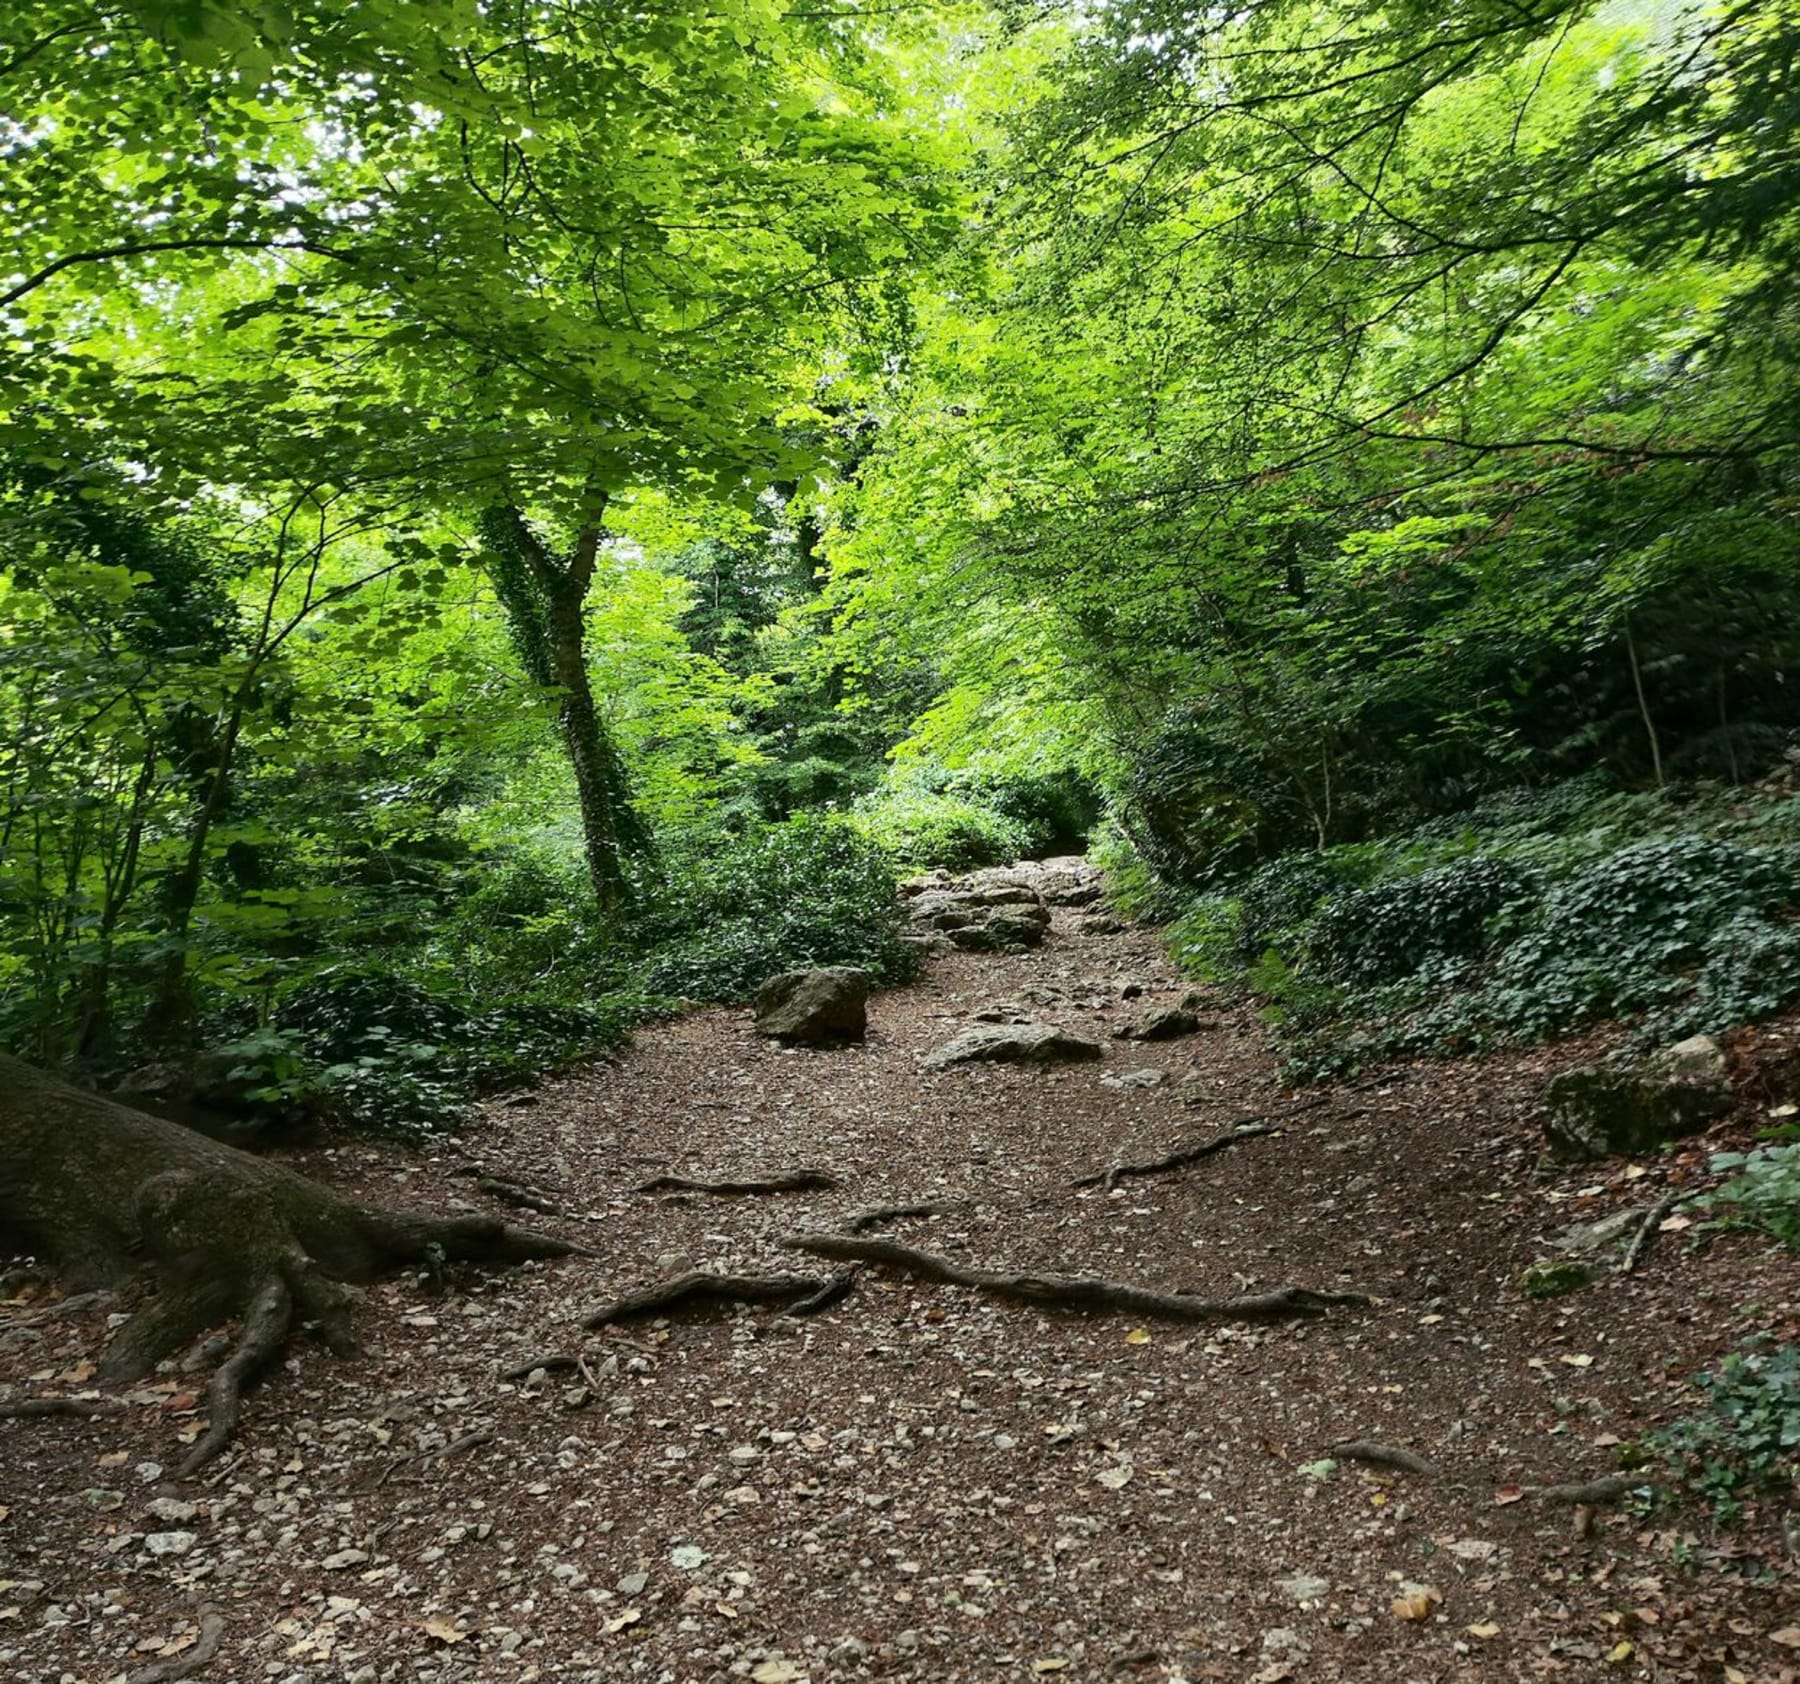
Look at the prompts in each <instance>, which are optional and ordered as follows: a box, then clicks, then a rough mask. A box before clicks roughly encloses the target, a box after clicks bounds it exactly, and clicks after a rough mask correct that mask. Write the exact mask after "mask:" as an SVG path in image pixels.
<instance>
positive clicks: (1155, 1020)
mask: <svg viewBox="0 0 1800 1684" xmlns="http://www.w3.org/2000/svg"><path fill="white" fill-rule="evenodd" d="M1199 1027H1200V1019H1199V1018H1198V1017H1196V1016H1195V1015H1194V1013H1192V1012H1191V1011H1189V1010H1188V1009H1187V1008H1186V1007H1185V1006H1158V1007H1156V1008H1154V1009H1153V1010H1151V1011H1147V1012H1145V1013H1144V1015H1143V1016H1142V1017H1136V1018H1130V1019H1128V1020H1127V1021H1126V1022H1124V1023H1121V1024H1120V1025H1119V1026H1118V1028H1117V1029H1115V1030H1114V1031H1113V1037H1114V1039H1116V1040H1120V1041H1174V1040H1178V1039H1179V1038H1180V1037H1181V1036H1183V1035H1192V1034H1193V1033H1194V1032H1195V1031H1196V1030H1198V1029H1199Z"/></svg>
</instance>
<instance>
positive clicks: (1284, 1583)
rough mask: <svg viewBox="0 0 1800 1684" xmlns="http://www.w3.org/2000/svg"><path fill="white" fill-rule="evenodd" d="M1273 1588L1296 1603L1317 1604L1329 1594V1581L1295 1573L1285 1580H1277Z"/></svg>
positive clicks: (1315, 1576)
mask: <svg viewBox="0 0 1800 1684" xmlns="http://www.w3.org/2000/svg"><path fill="white" fill-rule="evenodd" d="M1275 1588H1276V1589H1277V1590H1278V1591H1280V1592H1282V1593H1283V1595H1286V1596H1291V1597H1292V1598H1293V1599H1294V1600H1295V1601H1296V1602H1317V1601H1319V1600H1320V1599H1321V1598H1323V1597H1327V1596H1329V1595H1330V1594H1331V1581H1330V1580H1329V1579H1321V1578H1319V1577H1318V1576H1317V1575H1316V1574H1313V1573H1295V1574H1292V1575H1291V1576H1290V1577H1288V1578H1285V1579H1277V1580H1276V1581H1275Z"/></svg>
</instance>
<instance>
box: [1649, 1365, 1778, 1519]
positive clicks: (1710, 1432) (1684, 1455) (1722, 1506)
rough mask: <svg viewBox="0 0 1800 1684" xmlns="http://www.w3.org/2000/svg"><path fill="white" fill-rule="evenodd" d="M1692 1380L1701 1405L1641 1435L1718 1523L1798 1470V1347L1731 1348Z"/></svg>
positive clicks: (1737, 1515) (1737, 1514) (1736, 1514)
mask: <svg viewBox="0 0 1800 1684" xmlns="http://www.w3.org/2000/svg"><path fill="white" fill-rule="evenodd" d="M1694 1384H1695V1385H1696V1386H1697V1387H1698V1388H1699V1390H1700V1392H1701V1394H1702V1395H1703V1396H1704V1397H1705V1399H1706V1407H1705V1408H1704V1409H1703V1410H1702V1411H1700V1412H1699V1413H1696V1414H1694V1415H1691V1416H1687V1417H1684V1418H1683V1419H1681V1420H1679V1421H1675V1422H1672V1423H1671V1424H1670V1425H1669V1426H1667V1427H1665V1428H1663V1429H1662V1430H1661V1431H1660V1432H1657V1433H1653V1434H1651V1435H1650V1436H1649V1437H1648V1438H1647V1439H1646V1440H1645V1448H1647V1449H1649V1450H1651V1451H1653V1452H1659V1453H1661V1455H1662V1456H1663V1457H1664V1458H1665V1459H1666V1460H1667V1461H1668V1462H1669V1464H1670V1465H1671V1466H1672V1467H1674V1468H1676V1469H1677V1470H1678V1471H1679V1472H1680V1475H1681V1477H1682V1479H1683V1482H1684V1483H1685V1484H1687V1485H1688V1486H1689V1487H1690V1488H1691V1489H1693V1490H1695V1491H1697V1492H1699V1493H1700V1494H1701V1495H1702V1496H1705V1497H1709V1498H1710V1499H1711V1500H1712V1504H1713V1512H1714V1514H1715V1516H1716V1517H1717V1518H1718V1519H1719V1520H1720V1521H1721V1522H1722V1523H1724V1524H1727V1525H1729V1524H1731V1523H1732V1522H1734V1521H1736V1520H1739V1519H1741V1518H1742V1515H1743V1512H1744V1506H1745V1504H1746V1503H1747V1502H1748V1501H1750V1500H1751V1499H1753V1498H1754V1497H1755V1496H1756V1495H1757V1494H1758V1493H1760V1492H1764V1491H1775V1490H1780V1489H1783V1488H1791V1485H1792V1481H1793V1480H1794V1478H1795V1476H1796V1475H1797V1474H1800V1348H1796V1347H1795V1346H1793V1345H1778V1346H1775V1347H1774V1348H1773V1349H1767V1350H1755V1349H1747V1350H1744V1351H1734V1352H1732V1354H1731V1355H1730V1356H1728V1357H1726V1358H1725V1360H1724V1361H1723V1362H1722V1363H1720V1364H1719V1367H1718V1371H1717V1372H1716V1373H1704V1374H1700V1375H1697V1376H1696V1377H1695V1380H1694Z"/></svg>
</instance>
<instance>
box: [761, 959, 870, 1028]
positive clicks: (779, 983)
mask: <svg viewBox="0 0 1800 1684" xmlns="http://www.w3.org/2000/svg"><path fill="white" fill-rule="evenodd" d="M869 981H870V978H869V973H868V972H867V971H865V970H862V969H860V968H859V967H857V966H855V965H821V966H817V967H815V968H813V969H810V970H801V971H784V972H783V973H782V974H781V975H780V976H775V977H770V978H769V980H768V981H767V982H765V983H764V984H763V985H762V987H761V988H759V989H758V990H757V993H756V1032H757V1034H759V1035H766V1036H768V1037H769V1038H770V1039H771V1040H776V1041H781V1042H784V1043H787V1044H789V1045H795V1044H798V1045H801V1046H827V1045H830V1044H831V1043H833V1042H841V1041H860V1040H862V1038H863V1037H864V1036H865V1035H866V1034H867V1033H868V1027H869Z"/></svg>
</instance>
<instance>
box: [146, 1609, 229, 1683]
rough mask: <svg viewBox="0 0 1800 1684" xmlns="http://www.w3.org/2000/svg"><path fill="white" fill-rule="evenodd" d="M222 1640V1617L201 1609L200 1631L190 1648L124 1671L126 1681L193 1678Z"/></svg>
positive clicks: (223, 1631) (208, 1661) (213, 1655)
mask: <svg viewBox="0 0 1800 1684" xmlns="http://www.w3.org/2000/svg"><path fill="white" fill-rule="evenodd" d="M224 1641H225V1621H224V1620H223V1618H221V1617H220V1616H219V1615H217V1614H214V1613H210V1612H209V1613H203V1614H202V1615H201V1616H200V1635H199V1636H198V1637H197V1638H195V1639H194V1643H193V1646H192V1647H191V1648H189V1649H186V1650H184V1651H183V1652H182V1653H181V1654H179V1655H171V1656H169V1658H168V1659H167V1660H161V1661H156V1662H153V1663H152V1664H151V1665H150V1666H147V1667H142V1668H140V1669H139V1670H138V1671H137V1672H132V1673H127V1674H126V1677H125V1684H175V1680H176V1679H178V1678H192V1677H193V1675H194V1674H195V1673H196V1672H198V1671H199V1670H200V1669H201V1668H202V1667H203V1666H206V1665H208V1664H210V1662H211V1661H212V1660H213V1659H214V1657H215V1656H217V1654H218V1653H219V1646H220V1645H221V1644H222V1643H223V1642H224Z"/></svg>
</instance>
